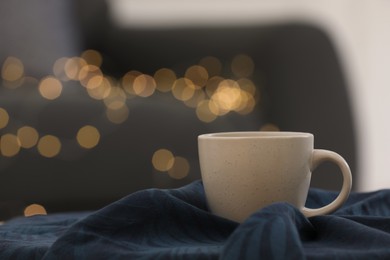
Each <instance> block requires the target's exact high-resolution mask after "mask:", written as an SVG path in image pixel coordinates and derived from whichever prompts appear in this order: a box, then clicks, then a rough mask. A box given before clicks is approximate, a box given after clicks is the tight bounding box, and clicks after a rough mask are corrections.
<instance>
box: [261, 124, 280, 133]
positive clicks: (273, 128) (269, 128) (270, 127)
mask: <svg viewBox="0 0 390 260" xmlns="http://www.w3.org/2000/svg"><path fill="white" fill-rule="evenodd" d="M260 131H280V128H279V127H278V126H277V125H275V124H272V123H267V124H265V125H263V126H262V127H261V128H260Z"/></svg>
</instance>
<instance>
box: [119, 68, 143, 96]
mask: <svg viewBox="0 0 390 260" xmlns="http://www.w3.org/2000/svg"><path fill="white" fill-rule="evenodd" d="M140 75H142V73H141V72H139V71H136V70H132V71H129V72H127V73H126V74H125V75H124V76H123V77H122V80H121V85H122V87H123V89H124V90H125V91H126V93H128V94H130V95H136V93H135V91H134V80H135V79H136V78H137V77H138V76H140Z"/></svg>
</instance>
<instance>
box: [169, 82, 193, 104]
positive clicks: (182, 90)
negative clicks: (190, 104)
mask: <svg viewBox="0 0 390 260" xmlns="http://www.w3.org/2000/svg"><path fill="white" fill-rule="evenodd" d="M195 89H196V87H195V85H194V84H193V83H192V81H191V80H189V79H187V78H179V79H177V80H176V81H175V83H173V87H172V94H173V96H174V97H175V98H176V99H178V100H181V101H186V100H189V99H190V98H192V96H193V95H194V93H195Z"/></svg>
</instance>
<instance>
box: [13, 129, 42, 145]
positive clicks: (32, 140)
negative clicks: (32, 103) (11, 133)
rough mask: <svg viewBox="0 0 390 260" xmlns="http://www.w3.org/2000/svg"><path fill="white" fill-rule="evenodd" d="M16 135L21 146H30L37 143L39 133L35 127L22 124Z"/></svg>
mask: <svg viewBox="0 0 390 260" xmlns="http://www.w3.org/2000/svg"><path fill="white" fill-rule="evenodd" d="M17 137H18V139H19V141H20V146H21V147H23V148H31V147H33V146H34V145H36V144H37V143H38V139H39V134H38V131H37V130H35V128H33V127H31V126H23V127H21V128H19V130H18V132H17Z"/></svg>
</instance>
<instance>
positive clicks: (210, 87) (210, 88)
mask: <svg viewBox="0 0 390 260" xmlns="http://www.w3.org/2000/svg"><path fill="white" fill-rule="evenodd" d="M223 80H224V78H222V77H220V76H214V77H212V78H210V79H209V80H208V81H207V83H206V93H207V96H208V97H212V95H213V94H214V93H215V91H216V90H217V89H218V87H219V84H220V83H221V82H222V81H223Z"/></svg>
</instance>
